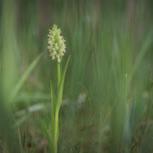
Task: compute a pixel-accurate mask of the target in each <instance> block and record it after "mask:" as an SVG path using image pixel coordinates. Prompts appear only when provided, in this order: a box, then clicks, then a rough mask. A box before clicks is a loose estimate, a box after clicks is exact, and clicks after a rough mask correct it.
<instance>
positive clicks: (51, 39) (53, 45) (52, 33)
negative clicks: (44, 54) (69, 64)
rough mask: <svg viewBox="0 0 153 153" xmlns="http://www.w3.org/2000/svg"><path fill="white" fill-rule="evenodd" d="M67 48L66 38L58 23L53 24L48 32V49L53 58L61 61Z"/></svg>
mask: <svg viewBox="0 0 153 153" xmlns="http://www.w3.org/2000/svg"><path fill="white" fill-rule="evenodd" d="M65 49H66V45H65V40H64V38H63V36H62V35H61V30H60V29H59V28H58V27H57V25H53V27H52V29H49V34H48V50H49V54H50V56H51V58H52V60H57V62H58V63H60V62H61V60H62V57H63V56H64V53H65V51H66V50H65Z"/></svg>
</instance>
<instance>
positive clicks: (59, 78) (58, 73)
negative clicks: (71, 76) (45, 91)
mask: <svg viewBox="0 0 153 153" xmlns="http://www.w3.org/2000/svg"><path fill="white" fill-rule="evenodd" d="M60 81H61V65H60V63H57V88H59V85H60Z"/></svg>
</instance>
